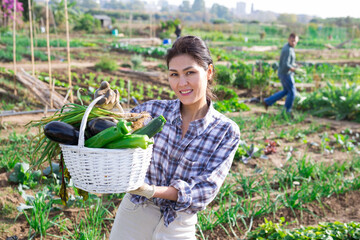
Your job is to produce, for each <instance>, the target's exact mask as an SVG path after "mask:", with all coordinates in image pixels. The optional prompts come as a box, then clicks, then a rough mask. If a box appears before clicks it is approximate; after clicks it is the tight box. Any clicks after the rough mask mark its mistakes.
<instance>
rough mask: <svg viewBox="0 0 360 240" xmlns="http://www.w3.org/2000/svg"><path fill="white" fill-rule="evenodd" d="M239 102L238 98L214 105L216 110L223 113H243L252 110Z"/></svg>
mask: <svg viewBox="0 0 360 240" xmlns="http://www.w3.org/2000/svg"><path fill="white" fill-rule="evenodd" d="M238 100H239V99H238V98H231V99H229V100H223V101H216V102H215V103H214V108H215V109H216V110H218V111H219V112H222V113H227V112H243V111H249V110H250V108H249V107H248V106H247V105H246V104H245V103H239V101H238Z"/></svg>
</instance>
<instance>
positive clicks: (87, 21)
mask: <svg viewBox="0 0 360 240" xmlns="http://www.w3.org/2000/svg"><path fill="white" fill-rule="evenodd" d="M99 28H100V21H99V20H98V19H95V18H94V17H93V16H92V15H90V14H84V15H82V16H80V18H79V20H78V21H77V22H76V25H75V27H74V30H76V31H81V30H83V31H86V32H87V33H93V32H95V31H96V30H97V29H99Z"/></svg>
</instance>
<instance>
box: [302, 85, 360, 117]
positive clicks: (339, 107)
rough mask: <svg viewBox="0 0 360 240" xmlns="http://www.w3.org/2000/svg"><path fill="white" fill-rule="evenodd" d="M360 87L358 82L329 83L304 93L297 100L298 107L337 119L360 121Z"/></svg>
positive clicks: (317, 114)
mask: <svg viewBox="0 0 360 240" xmlns="http://www.w3.org/2000/svg"><path fill="white" fill-rule="evenodd" d="M359 103H360V88H359V87H358V85H357V84H355V83H354V84H352V85H349V84H348V83H343V85H342V86H340V87H337V86H335V85H333V84H331V83H329V82H328V83H327V86H326V87H323V88H319V89H317V90H316V91H314V92H312V93H305V94H302V96H301V97H300V98H297V99H296V101H295V107H296V108H297V109H301V110H305V111H309V112H310V113H311V114H313V115H315V116H320V117H324V116H326V117H335V118H336V119H337V120H343V119H346V120H352V121H356V122H360V104H359Z"/></svg>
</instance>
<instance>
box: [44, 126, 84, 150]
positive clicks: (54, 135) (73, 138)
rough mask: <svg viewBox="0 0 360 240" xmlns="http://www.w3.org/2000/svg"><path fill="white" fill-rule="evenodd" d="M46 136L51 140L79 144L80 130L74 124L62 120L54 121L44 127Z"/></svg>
mask: <svg viewBox="0 0 360 240" xmlns="http://www.w3.org/2000/svg"><path fill="white" fill-rule="evenodd" d="M44 134H45V136H46V137H47V138H48V139H50V140H51V141H54V142H57V143H62V144H68V145H77V144H78V140H79V131H78V130H77V129H76V128H75V127H74V126H72V125H70V124H68V123H64V122H60V121H52V122H49V123H48V124H46V125H45V127H44Z"/></svg>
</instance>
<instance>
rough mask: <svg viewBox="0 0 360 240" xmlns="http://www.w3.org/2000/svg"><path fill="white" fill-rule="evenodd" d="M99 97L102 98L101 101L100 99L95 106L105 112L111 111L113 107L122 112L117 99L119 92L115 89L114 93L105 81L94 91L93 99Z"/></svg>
mask: <svg viewBox="0 0 360 240" xmlns="http://www.w3.org/2000/svg"><path fill="white" fill-rule="evenodd" d="M99 96H104V98H103V99H100V100H99V101H98V102H97V104H96V105H97V106H99V107H101V108H103V109H106V110H112V109H114V108H115V107H116V108H118V109H119V110H120V112H124V110H123V109H122V107H121V105H120V103H119V99H120V94H119V91H118V90H117V89H116V90H115V91H114V90H112V89H111V88H110V84H109V83H108V82H107V81H103V82H102V83H101V85H100V87H99V88H98V89H96V91H95V94H94V98H97V97H99Z"/></svg>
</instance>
